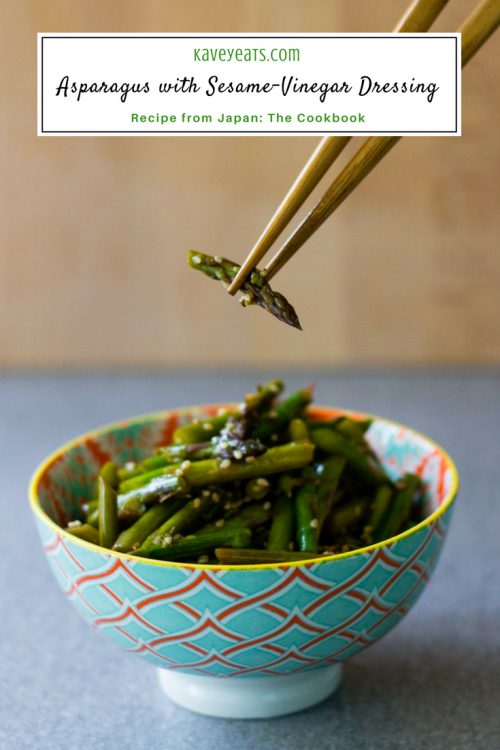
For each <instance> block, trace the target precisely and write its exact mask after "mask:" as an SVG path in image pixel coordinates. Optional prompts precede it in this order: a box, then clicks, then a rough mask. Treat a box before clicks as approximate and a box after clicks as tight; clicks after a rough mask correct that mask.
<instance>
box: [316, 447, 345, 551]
mask: <svg viewBox="0 0 500 750" xmlns="http://www.w3.org/2000/svg"><path fill="white" fill-rule="evenodd" d="M345 464H346V460H345V458H341V457H335V458H328V459H327V460H326V461H325V462H324V463H322V464H319V465H318V466H317V468H316V473H317V475H318V478H319V480H318V539H319V536H320V534H321V529H322V528H323V524H324V523H325V520H326V518H327V517H328V515H329V513H330V511H331V509H332V507H333V504H334V502H335V500H336V497H337V489H338V485H339V481H340V477H341V475H342V472H343V471H344V467H345Z"/></svg>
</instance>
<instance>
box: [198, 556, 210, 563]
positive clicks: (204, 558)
mask: <svg viewBox="0 0 500 750" xmlns="http://www.w3.org/2000/svg"><path fill="white" fill-rule="evenodd" d="M209 559H210V558H209V557H208V555H200V556H199V558H198V562H199V563H200V565H206V564H207V562H208V561H209Z"/></svg>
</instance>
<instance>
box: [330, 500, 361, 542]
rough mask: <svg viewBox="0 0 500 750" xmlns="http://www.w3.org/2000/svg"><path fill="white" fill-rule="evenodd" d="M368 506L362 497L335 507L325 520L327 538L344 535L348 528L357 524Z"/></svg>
mask: <svg viewBox="0 0 500 750" xmlns="http://www.w3.org/2000/svg"><path fill="white" fill-rule="evenodd" d="M368 504H369V501H368V499H367V498H365V497H363V498H359V499H357V498H354V499H353V500H348V501H347V502H345V503H342V505H339V506H337V507H335V508H334V509H333V510H332V512H331V513H330V515H329V517H328V519H327V521H328V532H329V536H332V537H336V536H338V535H339V534H342V533H345V532H346V530H347V529H349V527H350V526H353V525H354V524H359V522H360V520H361V519H362V517H363V514H364V512H365V510H366V508H367V507H368Z"/></svg>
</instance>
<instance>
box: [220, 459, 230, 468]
mask: <svg viewBox="0 0 500 750" xmlns="http://www.w3.org/2000/svg"><path fill="white" fill-rule="evenodd" d="M230 466H231V460H230V459H229V458H225V459H224V460H223V461H221V462H220V464H219V468H220V469H229V467H230Z"/></svg>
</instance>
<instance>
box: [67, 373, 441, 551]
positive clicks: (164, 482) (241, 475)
mask: <svg viewBox="0 0 500 750" xmlns="http://www.w3.org/2000/svg"><path fill="white" fill-rule="evenodd" d="M282 389H283V383H282V382H281V381H279V380H270V381H269V382H267V383H265V384H264V385H259V386H257V388H256V390H255V391H254V392H253V393H249V394H247V395H246V396H245V397H244V398H243V400H242V402H241V403H240V404H239V405H237V406H228V407H224V410H223V412H222V413H218V414H217V415H215V416H207V417H204V416H203V411H202V410H200V413H201V415H202V416H200V417H199V418H198V419H197V420H194V421H192V422H190V423H186V424H183V425H182V426H180V427H178V428H177V430H175V433H174V435H173V439H172V444H170V445H160V446H158V447H156V448H155V449H154V450H153V451H151V453H150V454H149V455H148V454H147V453H146V454H143V455H141V454H140V452H139V448H138V450H137V454H136V455H138V458H137V460H136V461H135V462H132V463H127V464H124V465H121V464H120V463H119V462H117V461H108V462H107V463H105V464H104V465H103V466H102V467H101V469H100V472H99V477H98V480H97V487H98V491H97V497H96V492H95V484H94V483H92V484H91V486H90V487H89V495H88V497H87V498H85V500H84V501H83V502H82V503H81V507H80V509H79V513H78V515H77V516H76V517H77V518H78V519H79V520H74V521H70V523H69V525H68V527H67V531H68V532H70V533H71V534H72V535H73V536H74V537H75V539H76V538H80V539H82V540H85V541H90V542H91V543H94V544H100V545H101V546H102V547H105V548H108V549H113V550H114V552H115V553H122V552H124V553H129V554H130V553H131V554H133V555H135V556H137V557H138V558H140V557H144V558H154V559H158V560H182V561H188V562H194V563H196V562H198V563H203V564H205V563H207V564H209V563H214V562H215V563H217V560H218V561H219V562H221V563H223V564H228V565H245V564H247V565H251V564H265V563H272V562H274V563H277V564H282V563H286V562H291V561H293V560H298V561H300V560H306V559H314V558H318V556H320V555H325V554H328V555H330V554H338V553H344V552H352V551H355V550H357V549H359V548H360V547H362V546H365V545H367V544H373V543H377V542H381V541H383V540H384V539H388V538H390V537H392V536H394V535H395V534H399V533H402V532H404V531H406V530H407V529H409V528H412V526H414V525H415V524H417V523H419V522H420V521H421V520H422V519H423V518H424V516H425V512H426V508H427V507H428V505H429V503H428V499H427V498H426V495H425V487H424V484H423V483H422V481H421V480H420V479H419V478H418V477H416V476H415V475H412V474H405V475H404V476H403V477H402V478H400V479H397V478H394V477H393V476H390V475H389V474H388V472H387V471H386V470H385V468H384V466H383V463H382V462H381V460H380V459H379V457H378V456H377V454H376V452H375V451H374V450H373V447H372V440H371V434H372V433H371V432H369V431H368V428H369V427H370V425H371V419H369V418H366V419H363V418H358V417H356V418H354V417H353V416H351V415H350V414H342V413H340V412H338V415H337V416H336V417H335V418H333V419H328V420H320V419H317V420H315V419H314V411H313V410H309V408H308V407H309V404H310V402H311V399H312V388H310V387H308V388H303V389H301V390H298V391H296V392H295V393H292V394H291V395H289V396H285V397H284V398H282V397H281V395H280V394H281V391H282ZM280 399H281V400H280ZM211 413H212V414H213V412H211Z"/></svg>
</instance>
